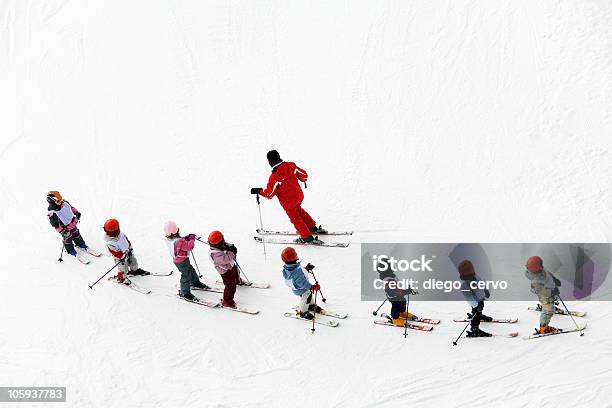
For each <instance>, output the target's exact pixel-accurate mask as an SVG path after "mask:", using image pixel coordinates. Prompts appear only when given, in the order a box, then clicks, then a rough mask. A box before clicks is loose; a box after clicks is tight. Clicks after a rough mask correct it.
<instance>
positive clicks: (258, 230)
mask: <svg viewBox="0 0 612 408" xmlns="http://www.w3.org/2000/svg"><path fill="white" fill-rule="evenodd" d="M255 231H256V232H257V233H258V234H259V235H298V233H297V232H295V231H274V230H266V229H263V230H262V229H259V228H257V229H256V230H255ZM317 235H353V231H328V232H327V233H325V234H320V233H319V234H317Z"/></svg>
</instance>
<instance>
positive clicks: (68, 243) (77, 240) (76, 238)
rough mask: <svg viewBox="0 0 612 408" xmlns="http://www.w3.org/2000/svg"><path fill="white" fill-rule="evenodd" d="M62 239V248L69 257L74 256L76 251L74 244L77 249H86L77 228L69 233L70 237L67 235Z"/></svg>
mask: <svg viewBox="0 0 612 408" xmlns="http://www.w3.org/2000/svg"><path fill="white" fill-rule="evenodd" d="M63 239H64V248H66V252H68V253H69V254H70V255H76V250H75V248H74V245H75V244H76V246H78V247H79V248H83V249H87V245H86V244H85V241H84V240H83V237H82V236H81V232H80V231H79V229H78V228H75V229H73V230H72V231H70V235H68V236H67V237H63Z"/></svg>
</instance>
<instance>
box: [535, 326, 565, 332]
mask: <svg viewBox="0 0 612 408" xmlns="http://www.w3.org/2000/svg"><path fill="white" fill-rule="evenodd" d="M558 331H560V330H559V329H557V328H556V327H552V326H549V325H547V324H544V325H540V330H538V329H536V334H548V333H556V332H558Z"/></svg>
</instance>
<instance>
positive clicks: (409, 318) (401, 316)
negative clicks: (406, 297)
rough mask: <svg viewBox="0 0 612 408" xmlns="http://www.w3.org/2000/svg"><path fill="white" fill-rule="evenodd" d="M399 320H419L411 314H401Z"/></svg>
mask: <svg viewBox="0 0 612 408" xmlns="http://www.w3.org/2000/svg"><path fill="white" fill-rule="evenodd" d="M399 318H400V319H405V320H419V318H418V317H417V316H415V315H413V314H412V313H410V312H400V315H399Z"/></svg>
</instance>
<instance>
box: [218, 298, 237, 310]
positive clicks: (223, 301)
mask: <svg viewBox="0 0 612 408" xmlns="http://www.w3.org/2000/svg"><path fill="white" fill-rule="evenodd" d="M221 304H222V305H223V307H231V308H232V309H235V308H236V302H234V301H233V300H232V301H231V302H227V301H225V300H223V299H221Z"/></svg>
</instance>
